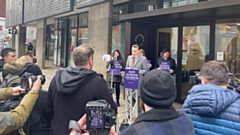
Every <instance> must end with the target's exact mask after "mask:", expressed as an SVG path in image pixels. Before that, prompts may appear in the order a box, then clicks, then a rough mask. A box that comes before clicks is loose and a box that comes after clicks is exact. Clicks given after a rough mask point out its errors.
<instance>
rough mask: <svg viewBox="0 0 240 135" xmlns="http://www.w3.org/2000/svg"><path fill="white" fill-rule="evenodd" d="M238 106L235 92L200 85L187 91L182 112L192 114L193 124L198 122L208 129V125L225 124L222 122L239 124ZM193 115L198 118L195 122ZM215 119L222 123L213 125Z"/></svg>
mask: <svg viewBox="0 0 240 135" xmlns="http://www.w3.org/2000/svg"><path fill="white" fill-rule="evenodd" d="M239 105H240V94H239V93H238V92H237V91H233V90H227V89H224V88H222V87H219V86H216V85H211V84H201V85H196V86H194V87H193V88H192V89H191V90H190V91H189V95H188V96H187V99H186V100H185V102H184V104H183V110H184V111H185V112H187V113H188V114H193V115H192V119H193V121H194V123H195V122H196V121H198V120H200V121H201V123H205V124H208V126H207V127H209V126H210V125H212V126H215V125H222V124H223V123H225V122H223V121H228V122H230V123H232V124H234V123H240V107H239ZM195 115H196V116H200V118H197V119H198V120H196V117H195ZM207 118H208V119H207ZM215 119H220V120H222V121H219V122H217V124H216V123H213V121H216V120H215ZM205 127H206V126H205ZM195 128H196V123H195ZM211 129H214V128H210V131H211ZM232 129H233V130H234V129H235V128H234V126H232ZM208 130H209V129H208ZM223 131H227V130H226V129H225V130H223ZM214 132H215V131H214ZM222 133H223V132H222Z"/></svg>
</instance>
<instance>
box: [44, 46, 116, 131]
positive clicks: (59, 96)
mask: <svg viewBox="0 0 240 135" xmlns="http://www.w3.org/2000/svg"><path fill="white" fill-rule="evenodd" d="M93 57H94V49H93V47H92V46H90V45H88V44H82V45H80V46H78V47H76V48H75V49H74V51H73V61H74V64H75V67H71V66H69V67H67V68H65V69H60V70H58V71H57V73H56V75H55V76H54V78H53V79H52V81H51V83H50V86H49V89H48V110H50V113H49V117H50V118H52V121H51V135H67V134H69V130H68V122H69V121H70V120H72V119H75V120H77V119H79V118H81V117H82V116H83V115H84V114H85V106H86V104H87V103H88V102H89V101H95V100H99V99H103V100H106V101H107V102H108V103H109V104H110V105H111V107H112V108H113V109H114V110H115V111H116V112H117V106H116V104H115V102H114V101H113V98H112V95H111V94H110V92H109V89H108V86H107V83H106V81H105V80H104V79H103V78H102V77H100V76H99V75H98V74H97V73H96V72H95V71H93V70H92V68H93Z"/></svg>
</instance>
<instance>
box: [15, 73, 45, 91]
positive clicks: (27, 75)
mask: <svg viewBox="0 0 240 135" xmlns="http://www.w3.org/2000/svg"><path fill="white" fill-rule="evenodd" d="M29 78H30V79H31V80H32V85H33V84H34V82H35V81H36V80H37V76H35V75H33V74H31V73H28V72H26V73H24V74H23V75H22V77H21V81H20V86H21V88H23V89H25V90H26V91H27V92H28V91H29V90H30V89H31V88H32V86H29ZM40 79H41V84H44V83H45V81H46V79H45V76H44V75H40Z"/></svg>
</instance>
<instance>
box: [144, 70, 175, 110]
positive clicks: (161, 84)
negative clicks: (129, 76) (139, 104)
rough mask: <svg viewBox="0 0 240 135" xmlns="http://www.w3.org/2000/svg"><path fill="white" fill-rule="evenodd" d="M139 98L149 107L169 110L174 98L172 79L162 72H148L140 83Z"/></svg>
mask: <svg viewBox="0 0 240 135" xmlns="http://www.w3.org/2000/svg"><path fill="white" fill-rule="evenodd" d="M140 96H141V99H142V101H143V102H144V103H145V104H146V105H148V106H149V107H152V108H155V109H158V108H169V107H171V106H172V104H173V102H174V101H175V98H176V92H175V85H174V79H173V77H172V76H171V75H170V74H169V73H167V72H165V71H162V70H157V69H155V70H152V71H150V72H148V73H147V74H146V75H145V76H144V77H143V78H142V80H141V83H140Z"/></svg>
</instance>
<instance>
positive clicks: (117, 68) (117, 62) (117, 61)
mask: <svg viewBox="0 0 240 135" xmlns="http://www.w3.org/2000/svg"><path fill="white" fill-rule="evenodd" d="M112 55H113V59H112V61H111V62H109V63H108V65H107V67H109V65H110V63H114V68H113V86H112V87H115V90H116V102H117V105H118V106H120V103H119V98H120V83H121V82H122V76H121V71H123V70H124V61H123V59H122V56H121V53H120V51H119V50H117V49H116V50H114V51H113V54H112ZM111 73H112V72H111V71H110V72H109V77H108V78H109V80H108V81H111Z"/></svg>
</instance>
